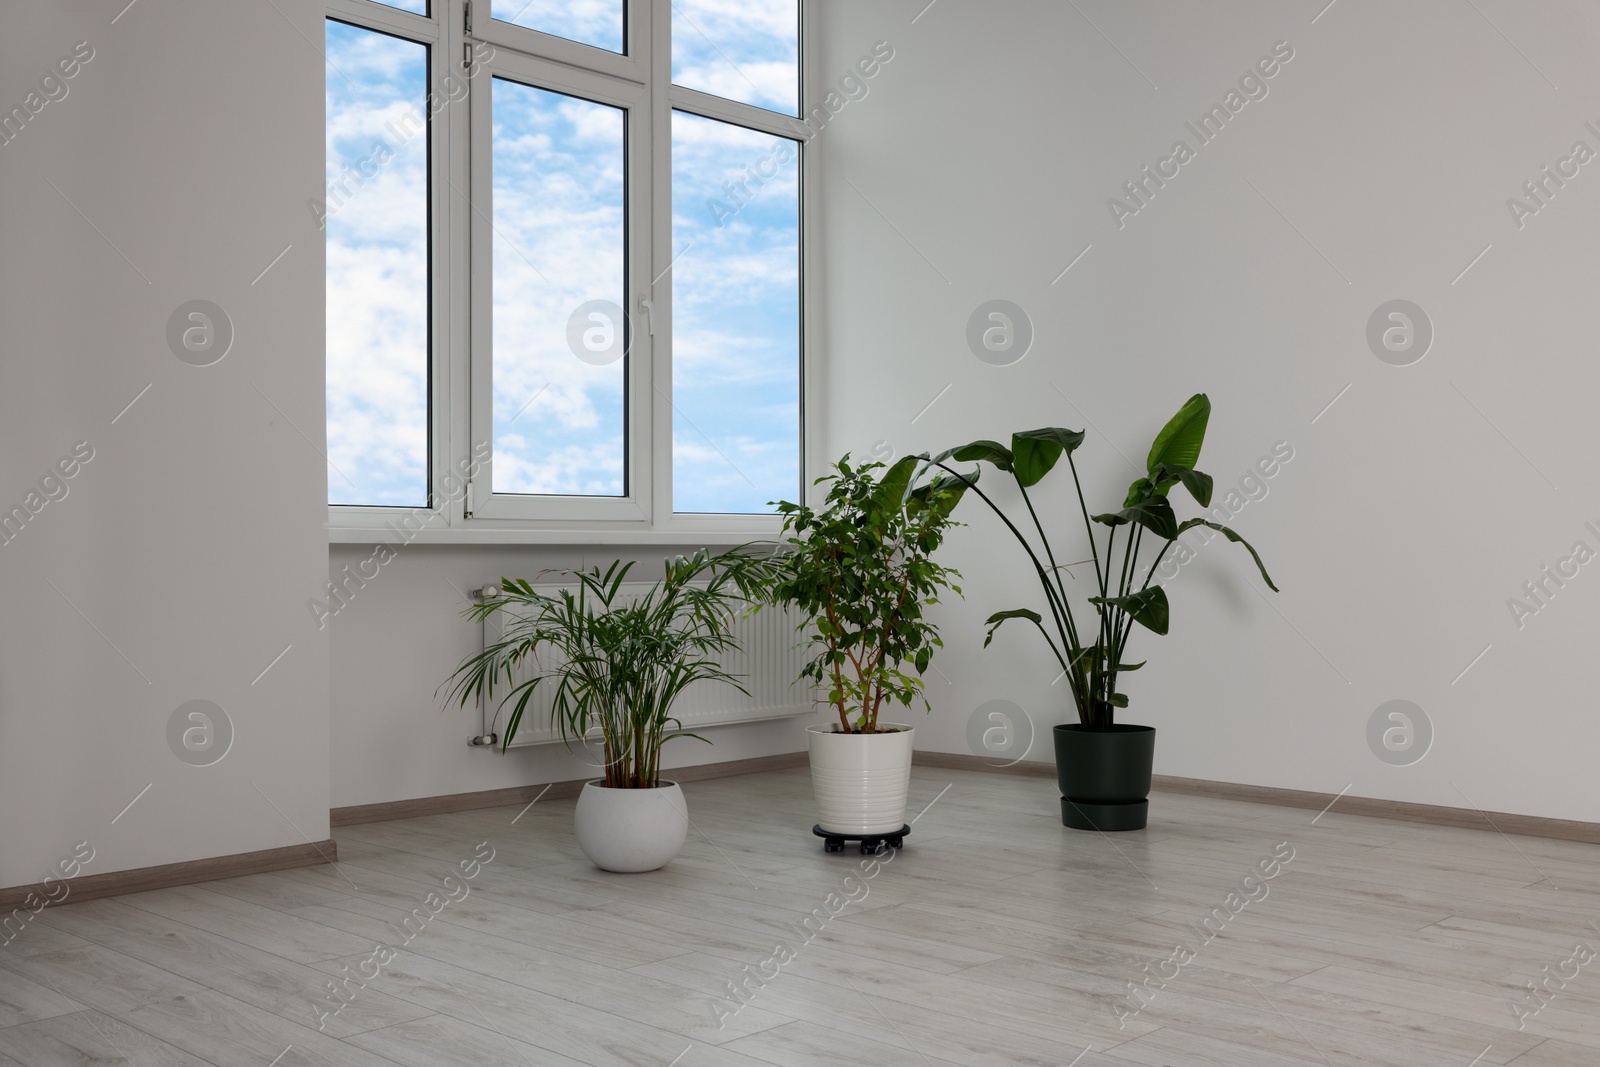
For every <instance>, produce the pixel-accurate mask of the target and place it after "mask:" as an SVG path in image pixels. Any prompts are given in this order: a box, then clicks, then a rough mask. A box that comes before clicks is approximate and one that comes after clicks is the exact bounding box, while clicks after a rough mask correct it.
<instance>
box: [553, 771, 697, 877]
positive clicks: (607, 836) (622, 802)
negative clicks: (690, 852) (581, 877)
mask: <svg viewBox="0 0 1600 1067" xmlns="http://www.w3.org/2000/svg"><path fill="white" fill-rule="evenodd" d="M572 823H573V828H574V829H575V830H577V832H578V847H579V848H581V849H583V854H584V855H585V856H588V857H589V859H590V860H591V861H592V862H593V863H594V865H595V866H596V867H599V868H600V869H601V870H606V871H617V872H618V873H622V874H633V873H636V872H638V871H653V870H655V869H656V868H658V867H665V866H666V865H667V862H668V861H669V860H671V859H672V857H673V856H676V855H677V854H678V849H680V848H682V847H683V842H684V839H685V838H686V837H688V835H689V806H688V804H687V802H686V801H685V800H684V798H683V790H682V789H679V788H678V783H677V782H665V781H664V782H662V783H661V784H660V785H659V786H657V787H656V788H655V789H614V788H612V787H610V786H607V785H606V784H605V782H604V781H593V782H585V783H584V786H583V792H582V793H580V794H579V795H578V810H577V811H576V812H575V813H574V814H573V817H572Z"/></svg>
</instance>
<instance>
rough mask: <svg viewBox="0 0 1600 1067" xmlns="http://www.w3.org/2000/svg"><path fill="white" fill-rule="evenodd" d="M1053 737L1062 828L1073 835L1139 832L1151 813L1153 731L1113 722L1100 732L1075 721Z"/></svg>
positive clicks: (1055, 732) (1056, 730)
mask: <svg viewBox="0 0 1600 1067" xmlns="http://www.w3.org/2000/svg"><path fill="white" fill-rule="evenodd" d="M1052 732H1053V733H1054V735H1055V741H1056V781H1057V783H1058V784H1059V785H1060V786H1061V822H1062V824H1063V825H1065V826H1070V827H1072V828H1073V829H1074V830H1143V829H1144V827H1145V821H1146V819H1147V818H1148V816H1149V812H1150V801H1149V800H1148V799H1147V798H1148V797H1149V795H1150V769H1151V767H1152V766H1153V765H1154V763H1155V757H1156V730H1155V727H1153V726H1134V725H1131V724H1125V723H1116V724H1115V725H1113V726H1112V727H1111V729H1110V730H1108V731H1105V732H1101V731H1095V730H1085V729H1084V728H1083V726H1082V724H1080V723H1075V722H1074V723H1064V724H1062V725H1060V726H1057V727H1055V728H1054V730H1053V731H1052Z"/></svg>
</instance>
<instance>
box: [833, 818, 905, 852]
mask: <svg viewBox="0 0 1600 1067" xmlns="http://www.w3.org/2000/svg"><path fill="white" fill-rule="evenodd" d="M811 832H812V833H814V834H816V835H817V836H818V837H820V838H822V851H824V852H843V851H844V843H845V842H846V841H860V842H861V854H862V855H863V856H870V855H872V854H873V853H875V852H881V851H883V847H884V846H885V845H887V846H889V847H890V848H895V849H898V848H904V847H905V839H906V835H907V834H909V833H910V832H911V826H910V825H909V824H907V825H905V826H902V827H900V829H898V830H891V831H889V832H888V833H883V834H836V833H834V832H833V831H832V830H824V829H823V828H822V824H821V823H818V824H817V825H815V826H813V827H812V828H811Z"/></svg>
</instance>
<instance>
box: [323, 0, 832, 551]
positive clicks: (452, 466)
mask: <svg viewBox="0 0 1600 1067" xmlns="http://www.w3.org/2000/svg"><path fill="white" fill-rule="evenodd" d="M327 3H328V23H327V57H328V68H327V142H328V156H327V158H328V164H327V165H328V187H327V191H326V197H325V199H324V200H323V201H322V202H319V203H315V204H313V213H314V214H317V215H318V217H319V220H320V221H321V222H322V224H323V226H324V227H325V230H326V235H327V236H326V239H327V252H328V310H327V315H328V466H329V475H328V478H329V497H328V499H329V503H330V505H331V512H330V514H331V521H330V528H331V529H332V530H333V531H334V534H333V536H334V537H335V538H336V539H346V538H348V539H354V538H357V537H363V536H367V535H369V534H370V533H371V532H372V531H373V529H374V528H376V527H379V526H382V525H383V524H384V523H385V522H386V521H389V520H390V519H392V517H393V516H392V512H391V511H389V510H386V509H394V508H412V509H423V508H425V509H428V510H430V511H432V512H433V514H432V515H430V516H428V517H427V528H428V529H430V530H433V531H441V530H443V531H448V530H450V529H451V528H459V529H460V531H461V536H468V535H469V534H470V536H471V537H472V538H473V539H478V538H482V537H487V538H488V539H489V540H491V541H492V540H494V539H495V537H496V533H497V531H498V532H500V533H503V534H504V535H505V538H506V539H510V540H526V539H528V538H530V537H532V538H535V539H547V538H550V537H556V536H559V535H568V536H572V535H577V534H580V533H583V532H587V531H604V530H610V531H616V532H621V531H633V533H632V534H631V535H628V536H634V537H636V538H638V539H644V540H649V539H652V538H656V537H665V538H667V539H672V538H675V537H677V536H678V535H680V534H681V535H683V536H684V537H685V538H686V539H687V538H698V537H702V536H709V535H714V534H716V533H719V532H722V533H726V534H728V535H729V536H730V537H733V536H747V535H757V534H760V533H765V532H770V531H772V530H775V529H776V519H775V517H774V516H773V508H772V502H773V501H776V500H778V499H790V500H793V499H798V498H799V496H800V494H801V493H802V491H803V490H802V487H803V485H804V473H805V472H804V466H805V464H804V455H805V449H804V442H805V440H806V425H805V419H804V412H805V410H806V408H805V405H804V403H803V402H802V401H803V393H804V389H805V387H806V375H805V319H806V315H805V305H804V299H803V293H804V280H805V270H804V263H805V260H804V251H805V218H806V211H805V188H806V183H805V176H806V168H807V165H808V157H807V149H806V142H807V141H808V139H809V137H810V130H809V129H808V127H807V126H805V125H803V124H802V122H801V121H800V118H799V116H800V115H801V114H802V110H801V104H802V100H803V97H802V80H801V70H802V63H801V40H802V33H801V10H800V8H801V5H800V3H799V0H741V3H740V5H738V6H737V7H735V6H730V5H728V4H727V3H725V2H722V0H560V2H557V0H471V2H470V3H467V2H464V0H431V2H424V0H392V2H380V0H327ZM429 536H433V535H432V534H430V535H429Z"/></svg>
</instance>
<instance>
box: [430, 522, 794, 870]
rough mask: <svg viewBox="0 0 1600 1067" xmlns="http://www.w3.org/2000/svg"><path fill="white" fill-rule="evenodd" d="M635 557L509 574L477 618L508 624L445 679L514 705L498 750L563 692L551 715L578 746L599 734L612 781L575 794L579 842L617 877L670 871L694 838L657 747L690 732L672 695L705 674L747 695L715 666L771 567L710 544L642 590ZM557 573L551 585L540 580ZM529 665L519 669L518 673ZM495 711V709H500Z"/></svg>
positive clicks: (465, 691) (451, 686)
mask: <svg viewBox="0 0 1600 1067" xmlns="http://www.w3.org/2000/svg"><path fill="white" fill-rule="evenodd" d="M632 568H633V564H632V563H622V562H621V561H618V562H615V563H612V564H611V565H610V566H609V567H607V568H606V569H605V570H604V571H601V570H600V569H599V568H598V567H595V568H592V569H590V570H546V571H541V572H540V573H539V574H538V575H536V576H535V578H534V580H533V581H527V580H521V579H510V578H507V579H503V580H502V583H501V589H502V592H501V595H500V596H498V597H496V598H495V599H493V600H490V601H486V602H485V603H482V604H476V605H474V606H473V607H471V608H469V609H468V610H467V612H466V614H467V615H468V616H469V617H470V618H474V619H480V620H481V619H485V618H488V617H489V616H491V615H494V614H497V613H498V614H502V615H503V616H504V618H505V621H504V624H503V629H502V633H501V637H500V639H499V640H498V641H495V642H493V643H491V644H489V645H487V646H486V647H485V648H484V649H483V651H481V652H479V653H477V654H475V655H472V656H469V657H467V659H466V660H464V661H463V662H462V664H461V666H459V667H457V668H456V670H455V672H454V673H453V674H452V675H451V676H450V678H449V679H448V680H447V681H446V683H445V686H447V687H448V693H447V695H446V700H447V701H448V700H449V699H452V698H453V699H456V700H458V701H459V703H460V704H462V705H465V704H466V702H467V700H468V699H476V700H492V699H494V698H495V696H496V694H497V692H500V691H503V693H504V695H503V696H501V697H500V701H499V709H500V710H504V709H505V708H506V707H507V706H508V705H509V706H510V708H511V715H510V718H509V719H508V720H507V722H506V729H505V739H504V741H503V742H502V745H501V751H504V750H505V746H507V745H510V744H511V741H512V739H513V738H515V737H516V735H517V728H518V727H519V726H520V725H521V724H522V717H523V714H524V712H526V710H527V708H528V702H529V701H530V700H531V699H532V698H533V696H534V693H535V692H536V691H537V690H538V687H539V686H540V685H546V686H551V685H553V686H554V687H555V692H554V694H553V696H552V698H551V712H550V714H551V720H552V722H553V723H554V724H555V726H556V727H557V728H559V729H560V731H561V737H562V740H564V741H565V742H566V743H567V745H568V746H569V747H570V746H571V744H572V742H573V740H575V739H576V740H580V741H587V740H588V739H589V738H591V736H592V735H594V734H596V733H598V734H599V738H600V741H601V743H602V746H603V751H604V756H605V763H604V765H603V766H604V771H605V777H604V778H600V779H596V780H595V781H592V782H588V783H586V784H585V785H584V787H583V792H582V793H581V794H580V796H579V797H578V805H577V811H576V813H575V815H574V825H575V828H576V830H577V837H578V846H579V847H580V848H582V849H583V853H584V855H586V856H588V857H589V859H590V860H592V861H593V862H594V863H595V865H596V866H598V867H600V868H602V869H604V870H608V871H629V872H631V871H653V870H655V869H657V868H658V867H661V866H664V865H665V864H666V863H667V862H668V861H669V860H671V859H672V857H673V856H674V855H676V854H677V851H678V849H679V848H681V847H682V846H683V842H684V839H685V837H686V836H687V833H688V824H689V814H688V807H687V805H686V804H685V802H684V798H683V791H682V790H681V789H680V788H679V787H678V785H677V783H676V782H671V781H667V780H664V779H662V777H661V749H662V746H663V745H665V744H666V743H667V742H668V741H670V740H672V739H673V738H677V737H695V738H696V739H697V740H701V741H704V740H705V738H703V737H699V736H698V735H696V734H691V733H687V732H686V731H684V730H683V729H682V723H680V722H679V721H678V720H677V719H676V718H674V717H673V715H672V705H673V702H674V701H675V700H676V699H677V698H678V697H679V696H680V695H681V694H682V693H683V691H684V690H685V689H687V688H688V687H689V686H690V685H693V684H694V683H695V682H698V681H704V680H715V681H721V682H726V683H728V684H729V685H732V686H734V687H735V688H738V689H739V690H740V691H741V692H747V691H746V690H745V689H744V687H743V686H742V685H741V684H740V683H739V681H738V679H737V678H735V677H734V676H732V675H731V674H729V673H728V672H726V671H724V670H723V669H722V668H721V667H720V666H719V665H718V659H719V657H721V656H722V655H723V654H725V653H728V652H730V651H733V650H734V649H735V648H736V645H735V640H734V638H733V636H732V634H731V633H730V625H731V623H732V622H733V621H734V620H735V618H736V617H737V612H738V611H739V610H740V609H741V608H743V607H746V606H747V605H748V603H749V599H748V598H749V597H750V596H751V595H753V594H754V593H755V591H756V590H757V589H758V588H760V587H762V582H763V574H764V573H765V572H766V571H767V570H769V569H770V562H769V561H762V560H759V559H756V558H754V557H751V556H749V555H745V554H742V553H740V552H739V551H738V550H735V551H733V552H728V553H724V554H721V555H716V556H713V555H712V554H711V553H710V552H708V551H705V550H703V549H702V550H701V551H699V552H696V553H695V554H694V555H692V556H687V557H685V556H679V557H677V558H675V559H670V560H667V561H666V564H665V575H664V577H663V578H662V580H661V581H659V582H656V583H655V584H654V585H653V586H652V587H651V588H650V589H649V591H648V592H645V593H643V594H638V595H635V594H634V593H633V592H632V591H625V590H624V589H623V584H624V582H625V581H626V579H627V577H628V572H629V571H630V570H631V569H632ZM551 578H554V579H558V580H561V581H562V582H565V583H570V584H571V585H572V586H574V587H575V588H569V587H563V588H560V589H558V590H556V591H554V592H547V591H543V590H541V589H539V588H538V587H537V586H536V585H535V582H541V581H543V580H547V579H551ZM519 672H520V677H519ZM497 715H498V712H497Z"/></svg>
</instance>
